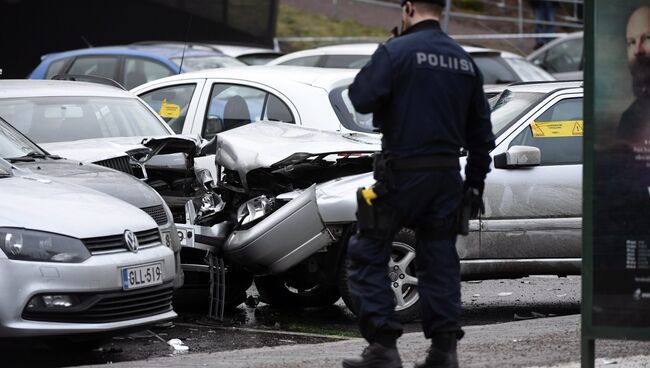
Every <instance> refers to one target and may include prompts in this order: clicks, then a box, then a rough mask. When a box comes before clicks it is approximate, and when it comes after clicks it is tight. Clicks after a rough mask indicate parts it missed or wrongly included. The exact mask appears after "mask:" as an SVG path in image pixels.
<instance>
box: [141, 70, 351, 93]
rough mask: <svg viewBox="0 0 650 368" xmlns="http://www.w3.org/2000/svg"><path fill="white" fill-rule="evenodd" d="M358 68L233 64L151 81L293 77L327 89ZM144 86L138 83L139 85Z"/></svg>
mask: <svg viewBox="0 0 650 368" xmlns="http://www.w3.org/2000/svg"><path fill="white" fill-rule="evenodd" d="M358 72H359V70H358V69H333V68H311V67H302V66H284V65H281V66H267V65H251V66H244V67H231V68H219V69H206V70H199V71H195V72H189V73H183V74H178V75H173V76H170V77H166V78H162V79H158V80H155V81H152V82H149V83H147V84H145V85H143V86H146V85H148V84H150V83H160V82H164V81H173V80H186V79H194V78H223V79H243V80H249V81H254V82H257V83H261V84H271V85H272V84H273V81H283V82H286V81H292V82H295V83H302V84H307V85H311V86H315V87H319V88H323V89H326V90H329V89H331V88H332V87H334V86H336V85H338V84H339V83H340V81H341V80H345V79H352V78H354V76H355V75H356V74H357V73H358ZM141 87H142V86H138V87H136V88H137V89H140V88H141Z"/></svg>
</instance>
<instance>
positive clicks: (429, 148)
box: [348, 20, 494, 344]
mask: <svg viewBox="0 0 650 368" xmlns="http://www.w3.org/2000/svg"><path fill="white" fill-rule="evenodd" d="M349 96H350V100H351V101H352V103H353V105H354V107H355V109H356V110H357V111H358V112H360V113H374V118H373V120H374V125H375V126H376V127H377V128H379V130H380V131H381V132H382V133H383V137H382V148H383V150H382V154H383V155H384V156H385V157H389V158H390V159H391V160H393V161H394V162H395V163H396V165H394V167H395V168H396V170H395V171H394V173H393V174H394V175H393V179H392V181H393V183H392V184H391V185H389V186H388V187H389V188H388V191H387V193H386V194H385V195H383V196H380V198H379V199H378V200H377V203H378V205H381V206H382V208H387V209H389V212H390V215H389V217H390V219H391V220H390V226H389V227H390V230H389V231H388V234H387V236H382V237H377V236H368V235H366V234H364V233H363V232H360V233H357V234H356V235H354V236H353V237H352V238H351V239H350V241H349V244H348V256H349V259H350V266H349V269H348V282H349V287H350V291H351V294H352V298H353V302H354V303H355V306H356V308H357V310H358V315H359V323H360V330H361V333H362V335H363V336H364V338H366V340H368V341H369V342H370V343H373V342H384V344H386V343H385V342H389V343H390V342H391V341H392V343H393V344H394V341H395V340H396V339H397V337H399V336H400V335H401V333H402V327H401V324H400V322H399V321H398V319H397V318H396V316H395V314H394V308H395V300H394V293H393V292H392V291H391V287H392V286H391V282H390V280H389V278H388V272H387V264H388V261H389V257H390V254H391V243H392V238H393V237H394V235H395V234H396V232H397V231H399V230H400V229H401V228H402V227H408V228H412V229H414V230H415V233H416V239H417V240H416V254H417V257H416V264H417V277H418V291H419V294H420V301H421V305H422V315H423V321H422V323H423V328H424V333H425V335H426V337H427V338H432V337H433V336H435V335H436V334H439V333H443V332H444V333H457V336H458V338H460V337H461V336H462V330H461V328H460V325H459V322H458V318H459V314H460V262H459V258H458V254H457V252H456V248H455V241H456V234H457V226H458V221H457V217H458V216H457V215H458V210H459V207H460V204H461V201H462V198H463V180H462V178H461V176H460V172H459V171H460V170H459V166H458V157H459V156H460V152H461V148H465V149H466V150H467V151H469V154H468V158H467V165H466V167H465V177H466V183H477V185H480V186H481V189H482V183H483V181H484V180H485V176H486V174H487V173H488V171H489V166H490V162H491V158H490V156H489V154H488V153H489V151H490V150H491V149H493V148H494V136H493V134H492V126H491V123H490V109H489V106H488V103H487V101H486V98H485V95H484V92H483V78H482V76H481V73H480V71H479V69H478V68H477V66H476V64H475V63H474V62H473V60H472V59H471V57H470V56H469V55H468V54H467V53H466V52H465V51H464V50H463V49H462V47H461V46H459V45H458V44H457V43H456V42H455V41H454V40H452V39H451V38H450V37H449V36H447V35H446V34H445V33H444V32H443V31H442V30H441V29H440V25H439V23H438V22H437V21H434V20H426V21H422V22H419V23H417V24H415V25H414V26H412V27H410V28H409V29H408V30H407V31H406V32H404V33H403V34H402V35H401V36H399V37H396V38H394V39H392V40H391V41H389V42H387V43H386V44H383V45H380V46H379V48H378V49H377V51H376V52H375V53H374V55H373V56H372V58H371V60H370V62H369V63H368V64H367V66H366V67H364V68H363V69H362V70H361V71H360V73H359V74H358V75H357V77H356V79H355V81H354V83H353V84H352V85H351V86H350V88H349ZM438 158H443V160H442V161H441V160H438ZM445 158H447V159H446V160H445ZM449 158H451V160H449ZM409 160H411V163H412V162H415V165H408V164H407V165H402V166H403V167H402V168H401V169H400V167H399V166H400V165H398V164H399V162H400V161H402V162H407V163H408V162H409ZM413 160H415V161H413ZM427 161H431V162H432V164H431V165H430V166H429V167H427V165H426V162H427ZM450 161H455V165H444V164H443V165H439V164H437V162H445V163H449V162H450ZM376 177H377V175H376Z"/></svg>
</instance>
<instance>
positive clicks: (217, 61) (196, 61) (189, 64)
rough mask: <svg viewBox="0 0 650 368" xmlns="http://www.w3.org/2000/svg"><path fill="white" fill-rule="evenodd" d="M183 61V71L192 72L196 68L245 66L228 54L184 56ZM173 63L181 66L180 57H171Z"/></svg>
mask: <svg viewBox="0 0 650 368" xmlns="http://www.w3.org/2000/svg"><path fill="white" fill-rule="evenodd" d="M182 60H183V61H182V62H183V65H182V67H183V71H184V72H194V71H197V70H204V69H214V68H227V67H230V66H246V64H244V63H243V62H241V61H239V60H237V59H235V58H234V57H230V56H226V55H223V56H193V57H185V58H183V59H182ZM172 61H173V62H174V64H176V65H178V66H181V58H173V59H172Z"/></svg>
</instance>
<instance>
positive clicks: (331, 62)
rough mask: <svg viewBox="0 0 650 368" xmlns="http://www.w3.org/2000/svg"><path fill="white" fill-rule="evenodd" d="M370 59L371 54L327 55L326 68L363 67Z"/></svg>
mask: <svg viewBox="0 0 650 368" xmlns="http://www.w3.org/2000/svg"><path fill="white" fill-rule="evenodd" d="M368 61H370V55H327V56H326V57H325V64H324V65H323V66H324V67H326V68H343V69H361V68H363V67H364V66H365V65H366V64H368Z"/></svg>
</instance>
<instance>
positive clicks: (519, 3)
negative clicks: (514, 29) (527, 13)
mask: <svg viewBox="0 0 650 368" xmlns="http://www.w3.org/2000/svg"><path fill="white" fill-rule="evenodd" d="M517 17H518V18H519V21H518V22H517V25H518V27H519V34H522V33H524V6H523V4H522V0H517Z"/></svg>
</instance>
